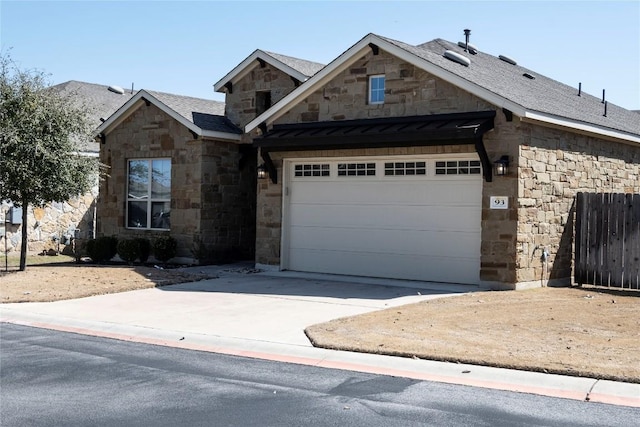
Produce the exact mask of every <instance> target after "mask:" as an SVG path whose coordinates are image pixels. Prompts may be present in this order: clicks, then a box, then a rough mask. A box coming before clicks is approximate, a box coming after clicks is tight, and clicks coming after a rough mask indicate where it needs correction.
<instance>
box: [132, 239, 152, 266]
mask: <svg viewBox="0 0 640 427" xmlns="http://www.w3.org/2000/svg"><path fill="white" fill-rule="evenodd" d="M134 240H136V241H137V242H138V250H139V252H138V258H140V262H141V263H142V264H144V263H145V262H147V260H148V259H149V256H150V255H151V242H150V241H149V239H145V238H144V237H136V238H135V239H134Z"/></svg>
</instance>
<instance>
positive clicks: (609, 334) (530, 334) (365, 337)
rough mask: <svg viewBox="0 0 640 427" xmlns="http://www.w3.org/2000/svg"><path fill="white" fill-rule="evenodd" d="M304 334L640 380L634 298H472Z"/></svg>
mask: <svg viewBox="0 0 640 427" xmlns="http://www.w3.org/2000/svg"><path fill="white" fill-rule="evenodd" d="M305 332H306V333H307V336H308V337H309V338H310V339H311V341H312V343H313V344H314V345H315V346H318V347H324V348H331V349H340V350H347V351H359V352H367V353H379V354H389V355H398V356H406V357H417V358H421V359H432V360H443V361H451V362H460V363H471V364H479V365H488V366H499V367H506V368H515V369H524V370H532V371H542V372H552V373H560V374H568V375H574V376H587V377H593V378H601V379H611V380H617V381H627V382H636V383H638V382H640V293H638V292H635V293H631V292H628V293H625V292H615V291H613V292H610V291H607V290H597V289H585V288H540V289H532V290H526V291H508V292H477V293H471V294H465V295H461V296H456V297H451V298H441V299H435V300H430V301H424V302H420V303H416V304H411V305H406V306H402V307H398V308H391V309H387V310H383V311H378V312H374V313H368V314H363V315H359V316H355V317H348V318H343V319H336V320H333V321H330V322H327V323H322V324H318V325H314V326H311V327H309V328H307V330H306V331H305Z"/></svg>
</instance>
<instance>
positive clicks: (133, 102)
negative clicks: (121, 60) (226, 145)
mask: <svg viewBox="0 0 640 427" xmlns="http://www.w3.org/2000/svg"><path fill="white" fill-rule="evenodd" d="M146 102H149V103H151V104H153V105H155V106H156V107H158V108H160V109H161V110H162V111H164V112H165V113H167V114H168V115H169V116H171V117H173V118H174V119H176V120H177V121H179V122H180V123H182V124H183V125H184V126H186V127H187V128H188V129H189V130H191V131H192V132H193V133H195V134H197V135H200V136H207V137H212V138H221V139H229V140H240V134H241V133H242V131H241V130H240V129H239V128H238V127H237V126H235V125H234V124H233V123H231V121H229V119H227V118H226V117H225V116H224V103H223V102H219V101H213V100H209V99H202V98H194V97H190V96H181V95H174V94H170V93H164V92H155V91H148V90H144V89H142V90H140V91H138V92H137V93H136V94H135V95H134V96H133V97H132V98H131V99H129V100H128V101H127V102H126V103H125V104H124V105H122V106H121V107H120V108H119V109H118V110H117V111H116V112H115V113H114V114H112V115H111V116H110V117H109V118H108V119H107V120H106V121H105V122H104V123H102V124H101V125H100V126H99V127H98V128H97V129H96V131H95V134H96V135H98V134H101V133H109V131H110V130H111V129H112V128H113V127H115V126H117V125H118V124H119V123H121V122H122V120H124V119H125V118H127V117H128V116H129V115H130V114H132V113H133V112H134V111H136V110H137V109H138V108H140V107H141V106H142V105H144V104H145V103H146Z"/></svg>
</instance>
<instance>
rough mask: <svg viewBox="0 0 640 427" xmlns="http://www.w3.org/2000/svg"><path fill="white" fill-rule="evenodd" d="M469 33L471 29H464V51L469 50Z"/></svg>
mask: <svg viewBox="0 0 640 427" xmlns="http://www.w3.org/2000/svg"><path fill="white" fill-rule="evenodd" d="M470 34H471V30H468V29H465V30H464V51H465V52H469V35H470Z"/></svg>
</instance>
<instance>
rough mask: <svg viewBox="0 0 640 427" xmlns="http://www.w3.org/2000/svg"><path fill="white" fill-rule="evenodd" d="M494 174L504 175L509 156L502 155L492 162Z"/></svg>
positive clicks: (507, 166)
mask: <svg viewBox="0 0 640 427" xmlns="http://www.w3.org/2000/svg"><path fill="white" fill-rule="evenodd" d="M493 168H494V170H495V173H496V176H505V175H506V174H507V172H508V171H509V156H502V157H500V158H499V159H498V160H496V161H495V162H493Z"/></svg>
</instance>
